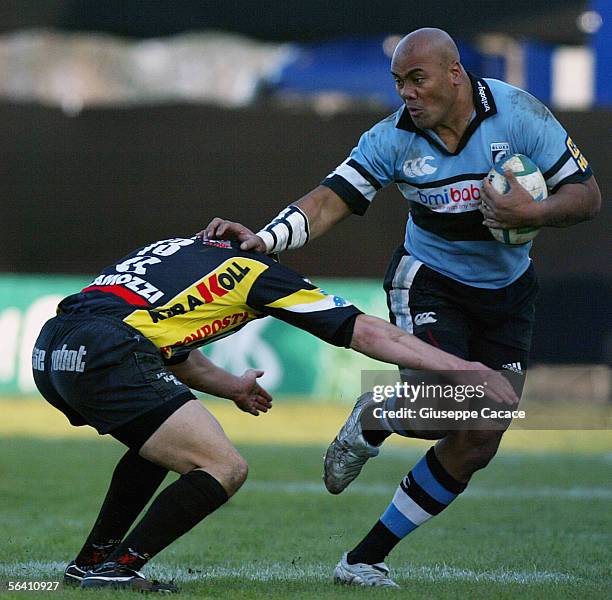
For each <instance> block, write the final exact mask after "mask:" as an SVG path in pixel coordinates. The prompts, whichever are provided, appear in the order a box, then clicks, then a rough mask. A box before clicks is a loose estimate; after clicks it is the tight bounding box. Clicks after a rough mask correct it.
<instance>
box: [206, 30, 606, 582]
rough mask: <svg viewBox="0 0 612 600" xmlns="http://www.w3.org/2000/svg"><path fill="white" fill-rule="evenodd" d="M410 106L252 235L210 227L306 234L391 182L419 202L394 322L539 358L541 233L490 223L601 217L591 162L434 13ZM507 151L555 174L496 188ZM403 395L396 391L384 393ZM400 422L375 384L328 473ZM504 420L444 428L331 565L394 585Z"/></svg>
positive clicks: (338, 471)
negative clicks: (535, 349) (401, 546)
mask: <svg viewBox="0 0 612 600" xmlns="http://www.w3.org/2000/svg"><path fill="white" fill-rule="evenodd" d="M391 75H392V77H393V79H394V80H395V84H396V89H397V93H398V95H399V96H400V98H401V100H402V104H403V105H402V107H401V108H400V109H399V110H398V111H397V112H395V113H393V114H392V115H390V116H389V117H387V118H386V119H384V120H382V121H381V122H379V123H377V124H376V125H374V126H373V127H372V128H371V129H370V130H369V131H367V132H366V133H364V134H363V135H362V136H361V139H360V140H359V143H358V145H357V147H356V148H354V149H353V151H352V152H351V154H350V155H349V157H348V158H347V159H346V160H345V161H344V162H343V163H342V164H340V165H339V166H338V167H337V168H336V169H335V170H334V171H333V172H332V173H331V174H330V175H329V176H328V177H327V178H326V179H325V180H324V181H323V182H322V183H321V185H320V186H318V187H317V188H315V189H314V190H312V191H311V192H310V193H308V194H306V195H305V196H304V197H302V198H300V199H299V200H298V201H297V202H295V203H294V204H293V205H290V206H289V207H288V208H287V209H285V210H283V211H282V212H281V213H280V214H279V215H278V217H276V218H275V219H274V220H273V221H272V222H271V223H270V224H269V225H267V226H266V227H264V228H263V229H262V230H261V231H259V232H258V233H257V235H255V234H254V233H253V232H251V231H250V230H248V229H247V228H245V227H244V226H242V225H240V224H236V223H231V222H228V221H224V220H223V219H215V220H213V221H212V222H211V223H210V224H209V225H208V226H207V228H206V230H205V235H207V236H208V237H209V238H217V237H224V236H228V237H230V238H232V239H237V240H240V241H241V242H242V246H241V247H242V249H245V250H246V249H249V250H258V251H260V252H266V253H270V252H280V251H283V250H286V249H288V248H289V249H293V248H299V247H300V246H302V245H304V244H305V243H306V242H307V241H308V240H309V239H313V238H316V237H318V236H320V235H322V234H324V233H325V232H327V231H328V230H329V229H330V228H331V227H332V226H333V225H334V224H336V223H338V222H339V221H341V220H342V219H344V218H346V217H348V216H349V215H350V214H353V213H355V214H358V215H363V214H364V213H365V212H366V210H367V208H368V206H369V204H370V202H371V201H372V200H373V199H374V197H375V196H376V193H377V191H378V190H380V189H381V188H383V187H386V186H388V185H390V184H392V183H395V184H396V185H397V187H398V189H399V190H400V192H401V193H402V195H403V196H404V197H405V198H406V199H407V200H408V202H409V203H410V216H409V219H408V223H407V226H406V235H405V239H404V241H403V243H402V244H401V246H400V247H399V248H398V250H397V252H396V253H395V255H394V256H393V258H392V260H391V264H390V266H389V269H388V272H387V275H386V277H385V284H384V287H385V290H386V292H387V298H388V304H389V308H390V318H391V322H392V323H395V324H397V325H398V326H399V327H401V328H402V329H404V330H405V331H408V332H410V333H414V335H416V336H417V337H418V338H420V339H421V340H423V341H424V342H426V343H428V344H431V345H433V346H435V347H437V348H441V349H444V350H446V351H447V352H450V353H452V354H454V355H456V356H460V357H463V358H465V359H469V360H475V361H479V362H482V363H484V364H486V365H488V366H489V367H491V368H493V369H508V370H512V371H518V372H522V371H524V370H525V368H526V366H527V362H528V356H529V349H530V345H531V334H532V326H533V318H534V300H535V296H536V293H537V282H536V278H535V275H534V270H533V266H532V264H531V260H530V258H529V250H530V247H531V243H527V244H523V245H521V246H509V245H504V244H501V243H499V242H497V241H495V239H494V238H493V237H492V235H491V233H490V231H489V230H488V227H493V228H515V227H566V226H570V225H573V224H575V223H579V222H581V221H585V220H587V219H590V218H592V217H593V216H594V215H595V214H596V213H597V212H598V211H599V208H600V204H601V196H600V193H599V189H598V186H597V183H596V181H595V178H594V177H593V174H592V172H591V169H590V167H589V164H588V162H587V160H586V158H585V157H584V156H583V154H582V153H581V152H580V150H579V149H578V147H577V146H576V144H575V143H574V141H573V140H572V139H571V138H570V137H569V135H568V134H567V132H566V131H565V129H564V128H563V126H562V125H561V124H560V123H559V122H558V121H557V120H556V119H555V117H554V116H553V115H552V113H551V112H550V111H549V110H548V109H547V108H546V107H545V106H544V105H543V104H542V103H541V102H539V101H538V100H537V99H536V98H534V97H533V96H531V95H530V94H528V93H527V92H525V91H523V90H521V89H518V88H516V87H513V86H511V85H508V84H506V83H504V82H502V81H498V80H495V79H483V78H480V77H477V76H474V75H472V74H470V73H468V72H466V71H465V69H464V68H463V66H462V65H461V62H460V57H459V52H458V50H457V46H456V45H455V43H454V41H453V40H452V38H451V37H450V36H449V35H448V34H447V33H446V32H444V31H441V30H439V29H430V28H427V29H419V30H417V31H414V32H412V33H410V34H409V35H407V36H406V37H404V38H403V39H402V40H401V41H400V43H399V44H398V46H397V48H396V50H395V52H394V54H393V58H392V61H391ZM511 153H521V154H525V155H527V156H529V157H530V158H531V159H532V160H534V161H535V163H536V164H537V165H538V166H539V168H540V170H541V171H542V173H543V174H544V178H545V179H546V182H547V186H548V188H549V190H550V195H549V197H548V198H547V199H546V200H544V201H543V202H540V203H535V202H533V201H532V199H531V197H530V195H529V194H528V193H527V192H526V191H525V190H523V189H522V188H521V187H520V186H519V185H518V184H517V182H516V180H515V178H514V177H513V176H512V175H511V174H510V173H507V177H508V179H509V183H510V186H511V189H510V191H509V192H508V193H507V194H504V195H500V194H497V193H496V192H495V191H494V190H493V188H492V187H491V185H490V184H489V183H488V182H486V181H484V182H483V180H484V178H485V176H486V174H487V173H488V171H489V170H490V168H491V167H492V165H493V164H494V162H496V161H498V160H500V159H501V158H503V157H504V156H506V155H508V154H511ZM395 400H396V399H391V400H388V401H386V405H387V406H388V407H389V408H391V409H392V408H393V407H394V406H395ZM391 433H397V434H400V435H404V436H409V437H424V438H430V436H429V435H427V433H431V432H422V431H417V430H406V425H405V423H394V422H390V421H384V422H383V421H380V420H378V422H377V419H376V418H375V416H374V415H373V402H372V398H371V394H365V395H364V396H362V397H361V398H359V400H358V401H357V404H356V405H355V408H354V410H353V412H352V414H351V415H350V417H349V419H348V420H347V422H346V423H345V425H344V426H343V427H342V429H341V430H340V432H339V434H338V436H337V437H336V439H335V440H334V441H333V442H332V444H331V445H330V447H329V449H328V451H327V454H326V458H325V473H324V479H325V484H326V486H327V488H328V489H329V491H330V492H331V493H334V494H337V493H340V492H341V491H342V490H343V489H345V488H346V486H347V485H349V483H350V482H351V481H352V480H353V479H354V478H355V477H356V476H357V475H358V474H359V472H360V470H361V467H362V466H363V464H364V463H365V461H366V460H368V458H370V457H373V456H376V455H377V454H378V452H379V448H378V447H379V445H380V444H381V443H382V442H383V440H384V439H385V437H387V436H388V435H390V434H391ZM502 435H503V432H502V431H498V430H497V431H449V432H441V434H440V439H439V441H438V442H437V443H436V444H435V446H434V447H433V448H431V449H430V450H429V451H428V452H427V454H426V455H425V456H424V457H423V458H422V459H421V460H420V461H419V462H418V463H417V464H416V465H415V466H414V467H413V469H412V470H411V471H410V473H408V475H407V477H406V478H405V479H404V480H403V481H402V482H401V484H400V486H399V487H398V488H397V492H396V494H395V496H394V498H393V501H392V502H391V504H390V505H389V507H388V508H387V510H386V511H385V512H384V514H383V515H382V516H381V518H380V520H378V522H377V523H376V524H375V525H374V527H373V528H372V529H371V531H370V532H369V533H368V534H367V535H366V536H365V538H364V539H363V540H362V541H361V542H359V544H357V546H355V547H354V548H353V549H352V550H351V551H350V552H348V553H346V554H345V555H344V556H343V557H342V558H341V560H340V562H339V563H338V565H337V567H336V571H335V579H336V581H338V582H342V583H348V584H355V585H380V586H391V585H394V583H393V581H392V580H391V579H390V578H389V577H388V570H387V568H386V567H385V566H384V564H383V561H384V559H385V557H386V556H387V555H388V554H389V552H390V551H391V550H392V549H393V547H394V546H395V545H396V544H397V543H398V542H399V541H400V540H401V539H402V538H403V537H405V536H406V535H407V534H408V533H410V532H411V531H413V530H414V529H415V528H416V527H417V526H418V525H420V524H421V523H423V522H425V521H426V520H428V519H430V518H431V517H432V516H434V515H437V514H438V513H439V512H440V511H442V510H443V509H444V508H446V507H447V506H448V504H450V502H452V501H453V500H454V499H455V498H456V497H457V496H458V495H459V494H460V493H461V492H462V491H463V490H464V489H465V488H466V486H467V484H468V482H469V481H470V478H471V477H472V475H473V474H474V473H475V472H476V471H477V470H479V469H482V468H483V467H485V466H486V465H487V464H488V463H489V461H490V460H491V459H492V458H493V456H494V455H495V453H496V451H497V448H498V446H499V443H500V440H501V436H502Z"/></svg>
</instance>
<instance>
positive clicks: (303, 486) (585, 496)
mask: <svg viewBox="0 0 612 600" xmlns="http://www.w3.org/2000/svg"><path fill="white" fill-rule="evenodd" d="M395 488H396V486H394V485H387V484H382V483H372V484H366V483H353V484H352V485H351V487H350V488H348V489H347V491H346V495H347V496H348V495H351V494H355V495H362V496H381V495H389V494H393V492H394V491H395ZM242 489H243V493H244V492H245V491H246V492H248V491H251V492H287V493H292V494H326V495H327V493H328V492H327V490H326V489H325V486H324V485H323V482H320V483H319V482H316V481H261V480H259V481H258V480H253V481H247V483H246V484H245V485H244V487H243V488H242ZM462 498H517V499H520V498H524V499H529V498H554V499H555V500H609V499H611V498H612V488H607V487H593V486H574V487H571V488H561V487H549V486H534V487H532V488H498V487H495V488H486V487H483V486H469V487H468V488H467V490H466V491H465V492H464V493H463V494H462Z"/></svg>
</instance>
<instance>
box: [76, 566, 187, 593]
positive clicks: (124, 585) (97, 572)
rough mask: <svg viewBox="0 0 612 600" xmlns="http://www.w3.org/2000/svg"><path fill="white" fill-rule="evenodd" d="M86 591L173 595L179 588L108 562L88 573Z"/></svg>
mask: <svg viewBox="0 0 612 600" xmlns="http://www.w3.org/2000/svg"><path fill="white" fill-rule="evenodd" d="M81 587H82V588H84V589H94V588H110V589H128V590H134V591H137V592H161V593H166V594H172V593H176V592H178V591H179V590H178V588H177V587H176V586H175V585H174V584H172V583H161V582H160V581H155V580H150V579H147V578H146V577H145V576H144V575H143V574H142V573H140V572H139V571H136V570H135V569H131V568H130V567H127V566H125V565H121V564H119V563H116V562H107V563H104V564H103V565H100V566H99V567H98V568H97V569H93V570H92V571H87V573H86V574H85V576H84V577H83V579H82V580H81Z"/></svg>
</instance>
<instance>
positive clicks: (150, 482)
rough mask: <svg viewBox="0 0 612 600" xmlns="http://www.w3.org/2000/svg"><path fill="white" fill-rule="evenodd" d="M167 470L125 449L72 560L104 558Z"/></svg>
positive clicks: (91, 562)
mask: <svg viewBox="0 0 612 600" xmlns="http://www.w3.org/2000/svg"><path fill="white" fill-rule="evenodd" d="M167 473H168V471H167V469H164V468H163V467H160V466H158V465H156V464H154V463H152V462H150V461H148V460H145V459H144V458H142V457H141V456H139V455H138V453H137V452H135V451H134V450H128V451H127V452H126V454H124V455H123V457H122V458H121V460H120V461H119V462H118V463H117V466H116V467H115V471H114V473H113V477H112V479H111V483H110V487H109V489H108V492H107V493H106V498H105V499H104V502H103V504H102V507H101V508H100V513H99V514H98V518H97V519H96V522H95V524H94V526H93V528H92V530H91V532H90V534H89V536H88V537H87V540H86V542H85V544H84V545H83V548H81V551H80V552H79V554H78V555H77V557H76V559H75V562H76V563H77V565H79V566H91V565H94V564H97V563H101V562H104V561H105V560H106V558H107V556H108V555H109V554H111V553H112V551H113V550H114V549H115V548H116V547H117V546H118V545H119V543H120V542H121V540H122V539H123V536H124V535H125V534H126V533H127V532H128V529H129V528H130V527H131V526H132V523H134V521H135V520H136V517H137V516H138V515H139V514H140V513H141V511H142V509H143V508H144V507H145V506H146V505H147V502H149V500H150V499H151V498H152V497H153V494H154V493H155V491H156V490H157V488H158V487H159V486H160V485H161V482H162V481H163V480H164V478H165V477H166V474H167Z"/></svg>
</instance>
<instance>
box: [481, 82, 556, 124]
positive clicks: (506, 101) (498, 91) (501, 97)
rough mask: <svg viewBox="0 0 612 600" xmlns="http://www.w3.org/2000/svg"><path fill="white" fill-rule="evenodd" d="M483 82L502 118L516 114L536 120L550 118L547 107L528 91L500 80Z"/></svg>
mask: <svg viewBox="0 0 612 600" xmlns="http://www.w3.org/2000/svg"><path fill="white" fill-rule="evenodd" d="M484 81H485V82H486V84H487V85H488V86H489V89H490V90H491V93H492V94H493V98H494V99H495V104H496V106H497V112H498V114H499V115H500V116H501V117H502V118H503V117H504V116H505V115H506V116H510V117H511V115H513V114H515V113H517V112H518V113H519V114H521V115H523V116H526V115H529V117H530V118H535V119H537V120H542V119H548V118H549V117H550V115H551V112H550V110H549V109H548V107H547V106H546V105H545V104H544V103H543V102H542V101H540V100H538V99H537V98H536V97H535V96H533V95H532V94H530V93H529V92H528V91H526V90H524V89H522V88H520V87H517V86H515V85H512V84H510V83H507V82H505V81H502V80H500V79H489V78H485V79H484Z"/></svg>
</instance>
